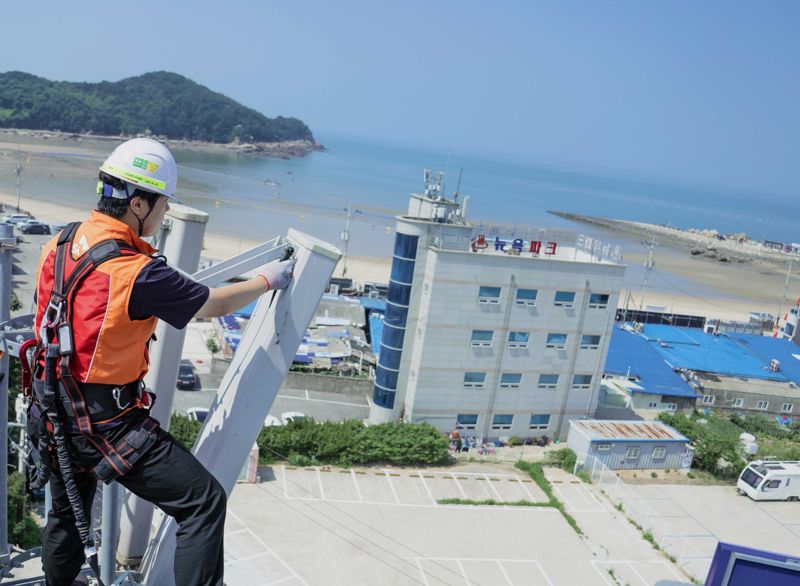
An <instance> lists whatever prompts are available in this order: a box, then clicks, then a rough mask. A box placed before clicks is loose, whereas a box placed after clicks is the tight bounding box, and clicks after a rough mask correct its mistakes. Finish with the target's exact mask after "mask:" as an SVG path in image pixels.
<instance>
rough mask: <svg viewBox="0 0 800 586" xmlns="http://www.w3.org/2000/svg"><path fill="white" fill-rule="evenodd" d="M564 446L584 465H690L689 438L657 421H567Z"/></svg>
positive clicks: (680, 467) (616, 467)
mask: <svg viewBox="0 0 800 586" xmlns="http://www.w3.org/2000/svg"><path fill="white" fill-rule="evenodd" d="M569 423H570V426H569V436H568V437H567V447H568V448H570V449H571V450H572V451H573V452H575V453H576V454H577V456H578V461H579V462H583V464H584V466H585V467H587V468H592V467H594V466H595V464H594V462H595V461H598V462H602V464H604V465H605V466H606V467H607V468H610V469H611V470H621V469H640V470H641V469H644V470H647V469H651V468H672V469H674V470H688V469H689V468H691V466H692V451H691V450H690V449H689V448H688V444H689V440H688V439H687V438H686V437H685V436H683V435H681V434H680V433H678V432H677V431H676V430H675V429H673V428H672V427H670V426H669V425H666V424H665V423H661V422H660V421H612V420H599V419H583V420H572V421H570V422H569Z"/></svg>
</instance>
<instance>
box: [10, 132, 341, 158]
mask: <svg viewBox="0 0 800 586" xmlns="http://www.w3.org/2000/svg"><path fill="white" fill-rule="evenodd" d="M139 136H142V135H139ZM16 137H20V138H22V139H29V138H34V139H40V140H60V141H69V142H74V143H75V145H76V146H77V145H80V143H81V142H83V141H85V140H92V141H106V142H120V141H123V140H127V139H129V138H135V137H133V136H104V135H100V134H76V133H70V132H59V131H56V130H27V129H22V128H0V140H4V141H7V142H14V140H16ZM150 138H154V139H156V140H159V141H161V142H163V143H164V144H166V145H167V146H173V147H179V148H185V149H191V150H198V151H206V152H235V153H243V154H248V155H256V156H264V157H276V158H280V159H293V158H300V157H305V156H306V155H309V154H311V153H313V152H314V151H325V150H327V149H326V148H325V146H323V145H322V144H320V143H318V142H316V141H313V140H287V141H283V142H256V143H240V142H231V143H226V144H222V143H214V142H205V141H200V140H174V139H170V138H167V137H165V136H157V135H151V136H150Z"/></svg>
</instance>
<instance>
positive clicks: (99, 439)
mask: <svg viewBox="0 0 800 586" xmlns="http://www.w3.org/2000/svg"><path fill="white" fill-rule="evenodd" d="M78 226H80V223H79V222H75V223H72V224H69V225H68V226H67V227H66V228H65V229H64V230H63V231H62V232H61V234H60V236H59V238H58V241H57V245H56V250H55V260H54V262H55V265H54V279H53V288H52V291H51V293H50V299H49V301H48V304H47V308H46V310H45V312H44V315H43V316H42V317H41V326H40V328H39V336H38V340H29V341H27V342H25V343H24V344H23V345H22V346H21V347H20V351H19V357H20V362H21V365H22V379H23V381H22V382H23V385H22V386H23V391H24V392H25V393H26V395H28V396H31V397H32V401H31V403H30V411H29V425H30V426H31V429H29V432H30V435H31V436H32V440H33V441H32V448H33V449H32V454H33V458H32V460H33V462H32V466H30V467H29V478H30V485H31V487H32V488H34V489H37V488H43V487H44V486H45V484H47V481H48V480H49V478H50V471H51V469H52V467H53V465H55V466H57V468H58V470H59V472H60V473H61V476H62V478H63V480H64V486H65V489H66V492H67V497H68V499H69V502H70V505H71V507H72V510H73V513H74V515H75V525H76V527H77V529H78V532H79V534H80V537H81V541H82V542H83V544H84V553H85V555H86V558H87V560H88V561H89V564H90V565H91V566H92V568H93V569H94V570H95V572H97V567H96V566H97V549H96V548H95V546H94V540H93V538H92V535H91V532H90V525H89V520H88V517H87V515H86V514H85V511H84V510H83V503H82V500H81V497H80V492H79V491H78V488H77V485H76V483H75V477H74V467H75V465H76V464H75V463H74V462H73V461H72V459H71V457H70V454H69V450H68V446H67V441H68V439H67V436H68V434H70V433H75V432H77V433H79V434H80V435H81V436H83V437H84V438H86V440H87V441H89V442H90V443H91V444H92V445H93V446H94V447H95V449H96V450H97V451H98V453H100V454H101V456H102V458H101V459H100V461H99V463H97V465H95V466H94V468H92V470H91V472H92V473H93V474H94V475H95V476H96V477H97V478H98V479H99V480H101V481H103V482H105V483H106V484H108V483H110V482H111V481H113V480H114V479H116V478H119V477H121V476H124V475H125V474H126V473H127V472H128V471H129V470H130V469H131V468H132V467H133V465H134V464H135V463H136V461H137V460H138V459H139V458H140V457H141V456H142V455H143V454H144V453H145V452H146V451H147V450H148V449H149V448H150V447H151V446H152V445H153V443H154V442H155V440H156V434H155V430H156V428H157V427H158V422H157V421H156V420H154V419H152V418H150V417H138V418H135V419H134V420H133V421H135V422H137V423H134V424H133V428H132V429H131V430H130V431H129V432H128V433H126V434H125V435H124V436H123V437H121V438H120V439H118V440H117V441H115V442H114V443H113V444H112V443H111V442H109V441H108V439H106V437H105V435H104V434H103V433H102V431H104V430H105V429H107V428H109V427H112V426H116V425H118V424H119V423H120V418H121V417H122V416H123V415H125V414H126V413H128V412H130V411H132V410H134V409H149V408H150V407H151V406H152V404H153V400H154V395H152V394H151V393H149V392H148V391H147V390H145V389H144V386H143V383H142V381H134V382H133V383H129V384H125V385H121V386H114V385H104V384H88V383H86V384H80V383H79V382H78V381H76V380H75V378H74V377H73V375H72V372H71V371H70V366H69V362H70V356H71V355H72V352H73V341H74V340H73V329H72V323H71V321H70V320H71V316H72V304H73V301H74V297H75V293H76V291H77V290H78V289H79V287H80V284H81V283H82V282H83V280H84V279H85V278H86V277H87V276H88V275H89V274H90V273H91V272H92V271H93V270H94V269H96V268H97V267H98V266H100V265H101V264H103V263H104V262H106V261H109V260H111V259H113V258H117V257H119V256H132V255H139V254H141V253H140V252H139V251H138V250H136V249H135V248H134V247H132V246H131V245H130V244H128V243H127V242H125V241H121V240H115V239H109V240H103V241H101V242H98V243H97V244H95V245H94V246H92V247H91V248H90V249H89V250H88V251H86V253H85V254H83V256H81V258H80V259H79V260H78V261H75V260H73V259H72V258H71V257H70V255H69V250H70V248H71V246H72V239H73V237H74V235H75V232H76V231H77V229H78ZM54 456H55V462H54V461H53V457H54Z"/></svg>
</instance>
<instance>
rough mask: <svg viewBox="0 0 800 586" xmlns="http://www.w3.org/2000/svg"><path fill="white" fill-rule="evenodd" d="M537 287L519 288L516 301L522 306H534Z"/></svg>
mask: <svg viewBox="0 0 800 586" xmlns="http://www.w3.org/2000/svg"><path fill="white" fill-rule="evenodd" d="M537 294H538V291H537V290H536V289H517V299H516V301H515V303H516V304H517V305H519V306H520V307H534V306H535V305H536V295H537Z"/></svg>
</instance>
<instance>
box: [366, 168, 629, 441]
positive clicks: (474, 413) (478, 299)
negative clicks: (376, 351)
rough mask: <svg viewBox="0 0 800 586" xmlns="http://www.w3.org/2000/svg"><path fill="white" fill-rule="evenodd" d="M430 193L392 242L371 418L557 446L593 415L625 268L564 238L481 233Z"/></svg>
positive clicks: (417, 201) (414, 199)
mask: <svg viewBox="0 0 800 586" xmlns="http://www.w3.org/2000/svg"><path fill="white" fill-rule="evenodd" d="M463 211H464V210H463V208H462V204H460V203H457V202H454V201H450V200H447V199H444V198H442V197H440V196H439V193H438V187H437V186H436V185H430V184H429V185H427V186H426V191H425V194H423V195H412V196H411V200H410V204H409V210H408V214H407V215H405V216H399V217H398V219H397V235H396V239H395V247H394V255H393V260H392V271H391V279H390V282H389V294H388V305H387V311H386V316H385V320H384V329H383V336H382V338H381V352H380V359H379V363H378V368H377V375H376V382H375V387H374V393H373V403H372V406H371V410H370V421H371V422H372V423H380V422H385V421H394V420H398V419H403V420H405V421H410V422H422V421H427V422H428V423H430V424H432V425H434V426H435V427H437V428H438V429H440V430H442V431H450V430H454V429H458V430H460V431H461V433H462V435H474V436H478V437H482V438H492V437H504V436H514V435H516V436H521V437H524V436H532V435H548V436H550V437H557V438H562V439H566V435H567V431H568V429H569V420H570V419H576V418H580V417H587V416H592V415H593V413H594V409H595V406H596V403H597V397H598V389H599V385H600V379H601V377H602V374H603V364H604V362H605V358H606V353H607V350H608V344H609V340H610V338H611V328H612V325H613V322H614V316H615V312H616V307H617V301H618V296H619V291H620V288H621V287H622V278H623V274H624V271H625V267H624V265H622V264H621V255H620V253H619V249H618V248H616V249H613V250H612V249H611V248H610V247H609V246H603V245H602V243H599V242H597V241H593V240H592V239H590V238H585V237H583V236H576V234H575V233H571V232H570V233H568V232H566V231H552V230H536V231H533V230H530V231H525V233H524V234H523V233H522V232H521V231H519V230H516V231H515V233H514V234H500V233H499V232H496V231H486V232H485V233H484V232H483V231H482V230H481V229H480V228H476V227H474V226H472V225H470V224H469V223H467V222H466V221H465V219H464V214H463Z"/></svg>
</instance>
